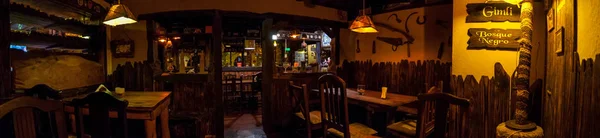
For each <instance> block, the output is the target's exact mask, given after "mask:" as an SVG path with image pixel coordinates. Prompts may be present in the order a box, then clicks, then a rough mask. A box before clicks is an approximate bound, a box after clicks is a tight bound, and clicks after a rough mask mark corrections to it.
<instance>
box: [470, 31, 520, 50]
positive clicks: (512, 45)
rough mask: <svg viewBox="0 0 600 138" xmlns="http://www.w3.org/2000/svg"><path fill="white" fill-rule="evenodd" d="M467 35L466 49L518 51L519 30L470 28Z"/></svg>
mask: <svg viewBox="0 0 600 138" xmlns="http://www.w3.org/2000/svg"><path fill="white" fill-rule="evenodd" d="M468 35H469V36H470V38H469V41H468V42H467V44H469V46H467V49H504V50H518V49H519V42H518V41H517V40H518V39H519V38H521V30H520V29H485V28H471V29H469V33H468Z"/></svg>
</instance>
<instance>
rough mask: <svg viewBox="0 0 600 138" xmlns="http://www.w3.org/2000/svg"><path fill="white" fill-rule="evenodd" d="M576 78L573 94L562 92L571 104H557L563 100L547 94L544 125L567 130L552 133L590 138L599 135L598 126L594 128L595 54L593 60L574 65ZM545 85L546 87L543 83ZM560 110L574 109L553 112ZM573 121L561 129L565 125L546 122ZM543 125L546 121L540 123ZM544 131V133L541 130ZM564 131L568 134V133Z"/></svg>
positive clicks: (598, 62)
mask: <svg viewBox="0 0 600 138" xmlns="http://www.w3.org/2000/svg"><path fill="white" fill-rule="evenodd" d="M575 59H576V61H579V55H578V54H575ZM575 69H576V70H575V72H576V75H575V76H576V79H575V80H574V81H575V82H574V83H573V84H575V85H576V87H577V88H576V89H575V91H568V90H567V91H565V92H569V93H571V94H572V95H574V99H575V100H574V104H575V105H568V104H559V100H568V99H562V98H566V97H554V98H550V97H551V96H556V95H553V94H551V93H548V94H547V97H549V98H546V101H545V104H546V105H544V110H543V111H544V113H546V114H544V119H543V120H544V121H548V123H547V124H544V126H545V127H546V128H559V127H558V126H561V127H562V128H571V129H561V130H558V131H556V132H553V133H566V134H574V136H573V137H576V138H591V137H598V136H600V127H598V126H596V125H597V124H599V123H600V118H599V117H600V110H599V109H600V103H599V102H598V101H600V54H598V55H596V59H595V60H592V59H584V60H583V61H581V62H575ZM547 85H548V84H547ZM556 108H560V109H562V110H565V109H569V108H570V109H574V110H575V112H574V113H573V112H560V111H561V110H553V109H556ZM569 117H571V118H574V123H570V124H572V125H573V126H570V125H569V126H564V125H566V122H563V123H561V122H558V121H554V122H550V120H560V119H563V120H564V119H566V118H569ZM544 123H546V122H544ZM545 131H546V130H545ZM565 131H572V132H571V133H569V132H565Z"/></svg>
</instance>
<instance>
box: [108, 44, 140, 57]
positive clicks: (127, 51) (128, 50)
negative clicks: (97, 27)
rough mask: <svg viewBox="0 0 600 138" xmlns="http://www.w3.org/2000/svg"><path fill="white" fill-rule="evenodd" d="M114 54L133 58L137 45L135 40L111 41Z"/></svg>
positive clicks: (114, 55)
mask: <svg viewBox="0 0 600 138" xmlns="http://www.w3.org/2000/svg"><path fill="white" fill-rule="evenodd" d="M110 46H111V51H112V55H113V57H115V58H133V56H134V55H133V53H134V51H135V45H134V42H133V40H113V41H110Z"/></svg>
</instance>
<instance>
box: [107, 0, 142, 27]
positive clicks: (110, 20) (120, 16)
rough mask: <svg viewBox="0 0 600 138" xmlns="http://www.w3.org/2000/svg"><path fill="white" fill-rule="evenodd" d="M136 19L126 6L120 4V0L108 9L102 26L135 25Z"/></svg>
mask: <svg viewBox="0 0 600 138" xmlns="http://www.w3.org/2000/svg"><path fill="white" fill-rule="evenodd" d="M136 22H137V21H136V18H135V16H134V15H133V13H131V11H130V10H129V8H127V6H125V5H123V4H121V0H119V1H118V3H117V4H115V5H113V6H112V7H110V10H109V11H108V14H107V15H106V18H104V22H103V23H104V24H106V25H110V26H117V25H124V24H132V23H136Z"/></svg>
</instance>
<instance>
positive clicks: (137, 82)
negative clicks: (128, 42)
mask: <svg viewBox="0 0 600 138" xmlns="http://www.w3.org/2000/svg"><path fill="white" fill-rule="evenodd" d="M153 73H154V71H153V69H152V65H151V63H148V62H134V63H131V62H126V63H125V64H124V65H118V66H117V69H116V70H115V71H114V72H113V73H112V74H111V75H109V76H108V80H107V81H108V82H109V84H111V85H112V87H124V88H125V90H128V91H151V90H153V81H154V78H153Z"/></svg>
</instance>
